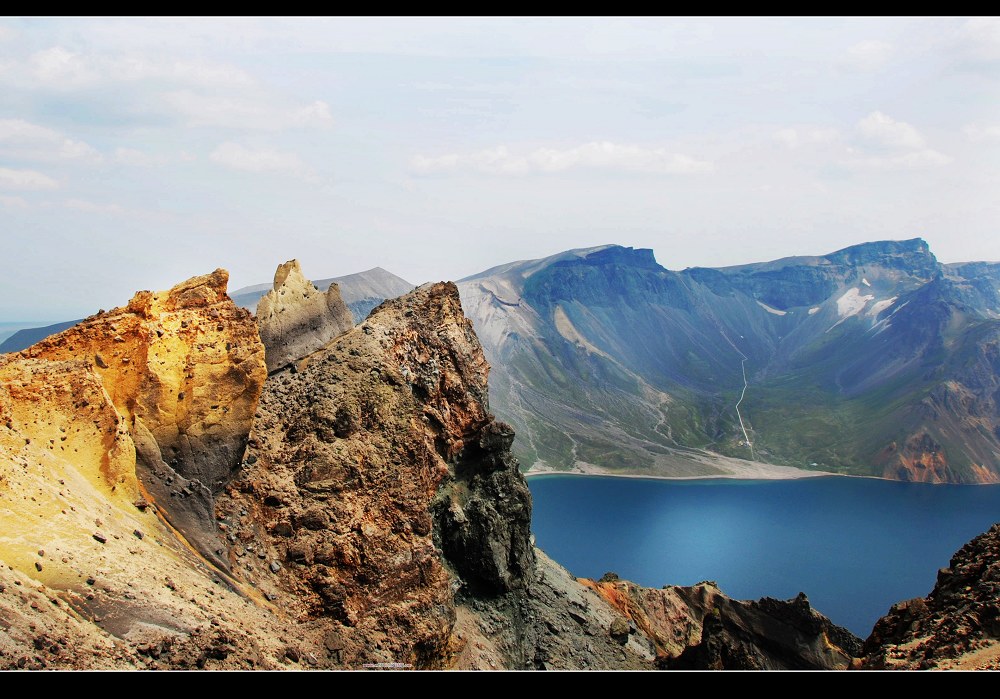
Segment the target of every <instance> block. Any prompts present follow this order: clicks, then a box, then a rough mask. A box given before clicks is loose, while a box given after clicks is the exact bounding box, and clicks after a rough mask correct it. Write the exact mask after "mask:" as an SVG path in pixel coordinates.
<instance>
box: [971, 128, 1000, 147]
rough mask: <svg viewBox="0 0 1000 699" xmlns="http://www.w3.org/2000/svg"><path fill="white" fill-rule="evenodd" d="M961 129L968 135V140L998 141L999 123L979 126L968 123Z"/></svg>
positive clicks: (999, 139)
mask: <svg viewBox="0 0 1000 699" xmlns="http://www.w3.org/2000/svg"><path fill="white" fill-rule="evenodd" d="M962 130H963V131H964V132H965V135H966V136H968V137H969V140H970V141H985V142H987V143H1000V125H996V126H980V125H979V124H969V125H968V126H966V127H965V128H964V129H962Z"/></svg>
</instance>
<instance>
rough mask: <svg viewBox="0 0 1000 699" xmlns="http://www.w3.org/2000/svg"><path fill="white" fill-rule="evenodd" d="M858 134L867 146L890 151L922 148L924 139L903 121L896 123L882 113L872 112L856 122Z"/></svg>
mask: <svg viewBox="0 0 1000 699" xmlns="http://www.w3.org/2000/svg"><path fill="white" fill-rule="evenodd" d="M858 134H859V135H860V136H861V137H862V139H864V140H865V141H866V142H867V143H868V144H869V145H871V146H875V147H880V148H891V149H916V148H923V147H924V137H923V136H922V135H921V134H920V132H919V131H917V129H916V128H914V127H913V126H912V125H910V124H907V123H906V122H905V121H896V120H895V119H893V118H892V117H890V116H888V115H886V114H883V113H882V112H872V113H871V114H869V115H868V116H866V117H865V118H864V119H862V120H861V121H859V122H858Z"/></svg>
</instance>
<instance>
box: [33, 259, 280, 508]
mask: <svg viewBox="0 0 1000 699" xmlns="http://www.w3.org/2000/svg"><path fill="white" fill-rule="evenodd" d="M228 280H229V274H228V273H227V272H226V271H225V270H222V269H219V270H216V271H215V272H213V273H212V274H208V275H205V276H201V277H194V278H193V279H189V280H188V281H186V282H183V283H181V284H178V285H177V286H175V287H173V288H172V289H170V290H169V291H164V292H157V293H154V292H150V291H140V292H139V293H137V294H136V295H135V296H134V297H133V298H132V300H131V301H130V302H129V304H128V305H127V306H125V307H124V308H116V309H114V310H112V311H109V312H107V313H101V314H98V315H96V316H91V317H90V318H87V319H86V320H84V321H83V322H81V323H80V324H78V325H75V326H73V327H72V328H70V329H68V330H65V331H63V332H61V333H59V334H57V335H53V336H51V337H49V338H46V339H45V340H43V341H42V342H40V343H38V344H37V345H33V346H32V347H29V348H28V349H26V350H24V352H22V353H21V356H24V357H31V358H37V359H48V360H56V361H59V360H69V359H83V360H85V361H88V362H90V363H91V368H92V370H93V371H94V373H96V374H97V375H98V376H100V377H101V379H102V382H103V385H104V387H105V389H106V390H107V392H108V395H109V396H110V397H111V401H112V402H113V403H114V405H115V407H116V408H117V409H118V411H119V412H120V413H121V414H122V416H123V417H124V418H125V420H126V422H127V424H128V427H129V429H130V431H132V430H133V429H134V428H135V426H136V425H137V424H139V423H141V425H142V426H143V427H145V429H146V430H148V431H149V433H150V434H151V435H152V436H153V438H154V439H155V440H156V444H157V445H158V447H159V451H160V454H161V456H162V458H163V460H164V461H166V462H167V463H168V464H169V465H170V466H171V467H172V468H173V470H174V471H176V472H177V473H178V474H179V475H181V476H183V477H184V478H188V479H197V480H199V481H200V482H201V483H202V484H204V485H205V486H207V487H208V488H210V489H213V490H215V489H218V488H220V487H221V486H222V485H223V484H224V483H225V482H226V481H228V476H229V474H230V472H231V471H232V470H233V469H234V468H236V467H237V466H238V465H239V461H240V458H241V457H242V455H243V447H244V443H245V440H246V436H247V434H248V433H249V432H250V426H251V423H252V421H253V415H254V410H255V409H256V406H257V401H258V399H259V397H260V391H261V386H262V385H263V382H264V378H265V377H266V372H265V369H264V363H263V353H264V348H263V346H262V345H261V342H260V339H259V337H258V335H257V331H256V328H255V326H254V323H253V320H252V318H251V317H250V314H249V313H247V312H246V311H244V310H243V309H241V308H238V307H237V306H236V305H235V304H233V302H232V301H231V300H230V299H229V297H228V296H227V295H226V284H227V282H228Z"/></svg>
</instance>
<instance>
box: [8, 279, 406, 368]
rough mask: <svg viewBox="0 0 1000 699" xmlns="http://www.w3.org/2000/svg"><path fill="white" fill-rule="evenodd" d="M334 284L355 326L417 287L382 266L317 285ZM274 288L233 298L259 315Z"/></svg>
mask: <svg viewBox="0 0 1000 699" xmlns="http://www.w3.org/2000/svg"><path fill="white" fill-rule="evenodd" d="M334 282H336V283H337V284H338V285H339V286H340V295H341V297H342V298H343V299H344V303H346V304H347V308H348V309H349V310H350V311H351V315H352V316H354V322H355V323H357V322H360V321H361V320H363V319H364V318H365V317H367V316H368V314H369V313H370V312H371V310H372V309H373V308H375V306H377V305H379V304H380V303H382V301H384V300H385V299H391V298H396V297H397V296H401V295H402V294H405V293H406V292H408V291H410V290H411V289H413V287H414V285H413V284H411V283H410V282H408V281H406V280H405V279H401V278H400V277H397V276H396V275H395V274H392V273H391V272H387V271H386V270H384V269H382V268H381V267H375V268H373V269H369V270H367V271H365V272H358V273H356V274H348V275H346V276H343V277H332V278H330V279H320V280H319V281H317V282H314V283H315V285H316V287H317V288H319V290H320V291H326V290H327V289H329V288H330V284H332V283H334ZM271 287H272V284H271V283H267V284H254V285H253V286H245V287H243V288H241V289H237V290H236V291H233V292H232V293H231V294H230V297H231V298H232V299H233V301H235V302H236V304H237V305H238V306H242V307H243V308H246V309H247V310H249V311H251V312H255V311H256V309H257V302H258V301H260V299H261V298H262V297H263V296H264V295H265V294H266V293H267V292H268V291H269V290H270V289H271ZM80 320H81V319H77V320H69V321H64V322H62V323H56V324H54V325H47V326H45V327H38V328H25V329H22V330H18V331H17V332H15V333H13V334H12V335H10V337H8V338H7V339H6V340H4V341H3V342H2V343H0V354H4V353H8V352H20V351H21V350H23V349H26V348H28V347H30V346H31V345H33V344H35V343H36V342H40V341H42V340H44V339H45V338H46V337H48V336H49V335H54V334H55V333H57V332H61V331H63V330H65V329H66V328H71V327H73V326H74V325H76V324H77V323H79V322H80Z"/></svg>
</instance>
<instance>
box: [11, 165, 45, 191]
mask: <svg viewBox="0 0 1000 699" xmlns="http://www.w3.org/2000/svg"><path fill="white" fill-rule="evenodd" d="M58 186H59V183H58V182H56V181H55V180H54V179H52V178H51V177H49V176H48V175H43V174H42V173H40V172H37V171H35V170H12V169H10V168H6V167H0V189H21V190H37V189H56V188H57V187H58Z"/></svg>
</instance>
